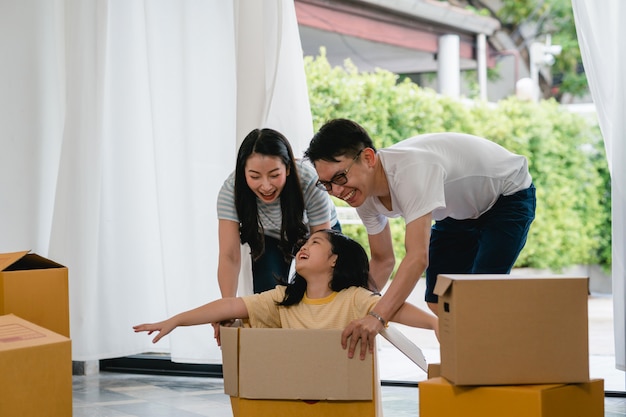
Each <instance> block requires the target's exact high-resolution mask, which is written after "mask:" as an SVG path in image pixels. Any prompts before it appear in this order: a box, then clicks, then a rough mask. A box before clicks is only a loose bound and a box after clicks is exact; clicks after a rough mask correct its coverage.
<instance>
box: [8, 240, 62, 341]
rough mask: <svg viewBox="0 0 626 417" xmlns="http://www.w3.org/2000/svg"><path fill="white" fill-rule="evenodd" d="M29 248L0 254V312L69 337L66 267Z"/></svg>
mask: <svg viewBox="0 0 626 417" xmlns="http://www.w3.org/2000/svg"><path fill="white" fill-rule="evenodd" d="M28 252H29V251H21V252H13V253H3V254H0V315H1V314H15V315H17V316H19V317H21V318H23V319H25V320H28V321H30V322H32V323H35V324H38V325H39V326H42V327H45V328H46V329H49V330H52V331H53V332H56V333H59V334H61V335H63V336H66V337H70V307H69V292H68V282H67V268H66V267H65V266H63V265H60V264H58V263H56V262H54V261H51V260H50V259H46V258H44V257H42V256H39V255H37V254H34V253H28Z"/></svg>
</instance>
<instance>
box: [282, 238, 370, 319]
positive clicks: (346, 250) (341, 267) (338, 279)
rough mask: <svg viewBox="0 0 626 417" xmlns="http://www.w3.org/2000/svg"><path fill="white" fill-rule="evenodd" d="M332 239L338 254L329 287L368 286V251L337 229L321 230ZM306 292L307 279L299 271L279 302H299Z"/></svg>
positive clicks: (332, 247)
mask: <svg viewBox="0 0 626 417" xmlns="http://www.w3.org/2000/svg"><path fill="white" fill-rule="evenodd" d="M315 233H325V234H326V236H327V238H328V240H329V241H330V246H331V251H332V253H333V254H335V255H337V261H336V262H335V267H334V269H333V277H332V278H331V280H330V283H329V287H330V289H331V290H333V291H341V290H343V289H346V288H349V287H363V288H367V287H368V279H369V273H370V264H369V259H368V257H367V253H366V252H365V249H363V246H361V244H359V243H358V242H357V241H355V240H352V239H350V238H349V237H348V236H346V235H344V234H342V233H340V232H337V231H335V230H321V231H318V232H315ZM305 292H306V280H305V279H304V278H303V277H302V276H301V275H300V274H298V273H297V272H296V273H295V274H294V278H293V281H292V282H291V283H290V284H288V285H287V288H286V290H285V298H284V299H283V301H282V302H280V303H278V305H281V306H291V305H294V304H298V303H299V302H300V301H301V300H302V298H303V297H304V294H305Z"/></svg>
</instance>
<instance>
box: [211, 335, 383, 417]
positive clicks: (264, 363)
mask: <svg viewBox="0 0 626 417" xmlns="http://www.w3.org/2000/svg"><path fill="white" fill-rule="evenodd" d="M220 334H221V341H222V365H223V371H224V391H225V393H226V394H228V395H230V396H231V404H232V408H233V414H234V416H235V417H248V416H254V417H264V416H271V417H280V416H290V417H291V416H301V417H307V416H311V417H313V416H320V415H323V416H329V417H330V416H341V417H349V416H355V417H356V416H359V417H366V416H372V417H374V416H376V415H377V407H378V402H377V396H378V394H377V391H378V390H377V389H376V387H377V383H378V375H377V372H376V366H375V362H374V356H373V355H370V354H369V353H368V354H367V356H366V359H365V360H360V359H359V358H354V359H349V358H348V355H347V352H346V351H345V350H343V349H342V347H341V343H340V341H341V330H301V329H258V328H239V327H222V328H221V330H220Z"/></svg>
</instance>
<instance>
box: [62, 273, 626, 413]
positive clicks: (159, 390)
mask: <svg viewBox="0 0 626 417" xmlns="http://www.w3.org/2000/svg"><path fill="white" fill-rule="evenodd" d="M421 281H423V280H421ZM422 293H423V289H421V288H417V289H416V291H414V293H413V294H412V295H411V296H410V297H409V300H410V301H411V302H413V303H414V304H416V305H420V306H421V307H425V306H423V305H421V303H422V302H420V300H419V298H421V297H420V296H419V295H416V294H422ZM399 328H400V329H401V330H402V331H403V332H404V333H405V334H406V335H407V336H408V337H409V338H410V339H411V340H412V341H413V342H414V343H415V344H417V345H418V346H420V347H421V349H422V351H423V353H424V356H425V357H426V360H427V362H429V363H436V362H438V361H439V346H438V342H437V340H436V338H435V337H434V335H433V333H432V332H430V331H425V330H420V329H412V328H406V327H404V326H399ZM379 339H380V340H379V342H378V351H377V354H378V363H379V370H380V378H381V380H382V381H404V382H407V383H408V384H406V385H405V386H390V385H387V384H383V387H382V404H383V411H384V414H385V416H387V417H404V416H413V417H415V416H418V396H419V392H418V388H416V385H417V384H416V383H417V382H419V381H421V380H423V379H426V375H425V374H424V372H423V371H421V369H419V368H418V367H417V365H415V364H414V363H413V362H411V361H410V360H408V359H407V358H406V357H405V356H404V355H403V354H402V353H400V352H399V351H398V350H397V349H396V348H395V347H393V346H392V345H391V344H390V343H388V342H387V341H385V340H384V339H382V338H381V337H379ZM589 352H590V363H589V366H590V376H591V377H592V378H602V379H604V382H605V384H604V387H605V391H606V392H607V393H608V396H607V397H606V398H605V414H604V415H605V417H625V416H626V397H624V396H623V392H624V384H625V379H626V377H625V374H624V372H622V371H619V370H617V369H615V358H614V356H615V353H614V344H613V320H612V300H611V297H610V296H606V295H592V296H591V297H590V298H589ZM223 388H224V386H223V381H222V380H221V379H219V378H206V377H180V376H154V375H138V374H123V373H109V372H100V374H98V375H92V376H74V417H166V416H167V417H170V416H171V417H198V416H211V417H222V416H228V417H230V416H232V411H231V407H230V401H229V398H228V396H226V395H225V394H224V391H223ZM614 395H615V396H614ZM565 417H569V416H565ZM582 417H584V416H582Z"/></svg>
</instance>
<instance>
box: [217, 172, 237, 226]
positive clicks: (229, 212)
mask: <svg viewBox="0 0 626 417" xmlns="http://www.w3.org/2000/svg"><path fill="white" fill-rule="evenodd" d="M217 218H218V219H220V220H232V221H234V222H237V223H239V217H238V216H237V210H236V209H235V174H234V173H232V174H230V175H229V176H228V178H226V180H225V181H224V184H223V185H222V188H220V192H219V194H218V195H217Z"/></svg>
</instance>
